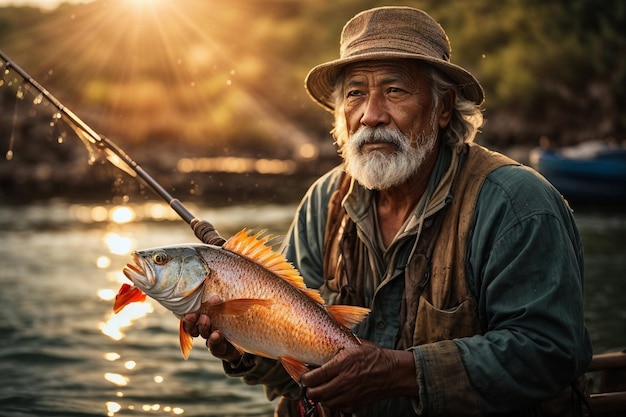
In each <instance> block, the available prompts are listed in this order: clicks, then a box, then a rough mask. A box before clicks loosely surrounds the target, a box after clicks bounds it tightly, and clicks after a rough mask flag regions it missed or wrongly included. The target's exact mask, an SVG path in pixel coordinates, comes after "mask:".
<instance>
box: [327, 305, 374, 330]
mask: <svg viewBox="0 0 626 417" xmlns="http://www.w3.org/2000/svg"><path fill="white" fill-rule="evenodd" d="M326 308H327V310H328V312H329V313H330V315H331V316H333V318H334V319H335V320H337V322H338V323H339V324H341V325H342V326H344V327H347V328H348V329H351V328H352V327H354V326H355V325H356V324H358V323H359V322H361V320H363V319H364V318H365V316H367V315H368V314H369V312H370V309H369V308H365V307H357V306H346V305H331V306H327V307H326Z"/></svg>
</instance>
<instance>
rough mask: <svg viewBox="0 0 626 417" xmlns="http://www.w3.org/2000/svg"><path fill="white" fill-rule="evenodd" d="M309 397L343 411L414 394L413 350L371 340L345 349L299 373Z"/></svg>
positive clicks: (415, 386)
mask: <svg viewBox="0 0 626 417" xmlns="http://www.w3.org/2000/svg"><path fill="white" fill-rule="evenodd" d="M300 382H301V383H302V385H304V386H305V387H306V396H307V398H308V399H309V400H311V401H314V402H320V403H322V405H324V406H326V407H328V408H331V409H336V410H341V411H343V412H348V413H349V412H353V411H354V410H356V409H358V408H361V407H363V406H366V405H367V404H370V403H372V402H375V401H378V400H382V399H384V398H387V397H395V396H417V381H416V376H415V362H414V359H413V353H411V352H409V351H401V350H390V349H383V348H381V347H379V346H376V345H373V344H371V343H364V344H363V345H362V346H360V347H358V348H350V349H344V350H342V351H340V352H339V353H338V354H337V355H336V356H335V357H334V358H332V359H331V360H330V361H328V362H326V363H325V364H324V365H322V366H321V367H319V368H316V369H314V370H312V371H310V372H307V373H305V374H304V375H302V379H301V380H300Z"/></svg>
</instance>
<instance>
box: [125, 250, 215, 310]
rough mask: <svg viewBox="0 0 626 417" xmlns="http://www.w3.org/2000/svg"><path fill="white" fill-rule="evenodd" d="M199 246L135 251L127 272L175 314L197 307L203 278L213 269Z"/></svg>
mask: <svg viewBox="0 0 626 417" xmlns="http://www.w3.org/2000/svg"><path fill="white" fill-rule="evenodd" d="M198 246H199V245H186V246H166V247H161V248H153V249H145V250H140V251H136V252H133V253H132V255H131V256H132V262H130V263H128V264H127V265H126V267H125V268H124V275H126V277H127V278H128V279H129V280H131V281H132V282H133V284H134V285H135V287H136V288H138V289H139V290H141V291H143V292H144V293H145V294H147V295H148V296H150V297H151V298H153V299H155V300H156V301H158V302H159V303H160V304H161V305H163V306H164V307H165V308H167V309H168V310H170V311H172V312H173V313H174V314H175V315H176V316H179V317H180V316H182V315H184V314H186V313H189V312H193V311H197V310H198V309H199V308H200V304H201V303H202V293H203V291H202V290H203V287H204V282H205V280H206V278H207V277H208V276H209V275H210V272H211V270H210V269H209V267H208V266H207V264H206V263H205V262H204V260H203V258H202V256H200V254H199V253H198ZM118 307H119V306H118ZM122 307H123V306H121V307H119V309H121V308H122Z"/></svg>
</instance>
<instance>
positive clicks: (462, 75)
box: [305, 51, 485, 112]
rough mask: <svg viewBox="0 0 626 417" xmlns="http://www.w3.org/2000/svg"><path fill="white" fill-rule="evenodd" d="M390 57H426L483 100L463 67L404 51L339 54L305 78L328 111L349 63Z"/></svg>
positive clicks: (462, 91) (464, 91)
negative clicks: (338, 82) (337, 84)
mask: <svg viewBox="0 0 626 417" xmlns="http://www.w3.org/2000/svg"><path fill="white" fill-rule="evenodd" d="M390 59H412V60H418V61H423V62H425V63H427V64H430V65H432V66H434V67H435V68H437V69H439V70H440V71H441V72H443V73H444V74H445V75H446V76H447V77H448V78H449V79H450V80H451V81H452V82H454V83H455V84H456V85H457V86H458V88H459V92H460V94H462V95H463V96H464V97H465V98H467V99H469V100H471V101H473V102H474V103H476V104H479V105H480V104H482V103H483V101H484V99H485V93H484V91H483V88H482V87H481V85H480V83H479V82H478V80H477V79H476V78H475V77H474V76H473V75H472V74H470V73H469V71H467V70H465V69H464V68H462V67H460V66H458V65H455V64H452V63H450V62H448V61H444V60H441V59H437V58H434V57H431V56H427V55H418V54H411V53H402V52H391V51H386V52H374V53H362V54H359V55H356V56H351V57H347V58H340V59H336V60H334V61H330V62H326V63H324V64H320V65H318V66H316V67H314V68H313V69H312V70H311V71H309V74H308V75H307V76H306V79H305V88H306V90H307V92H308V93H309V95H310V96H311V98H312V99H313V100H314V101H316V102H317V103H318V104H319V105H321V106H322V107H323V108H324V109H326V110H328V111H329V112H333V111H334V109H335V103H334V100H333V97H332V96H333V92H334V88H335V85H336V82H337V78H338V77H339V76H340V75H341V72H342V71H343V70H344V68H345V67H346V66H347V65H348V64H352V63H355V62H361V61H377V60H390Z"/></svg>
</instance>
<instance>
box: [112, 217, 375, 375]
mask: <svg viewBox="0 0 626 417" xmlns="http://www.w3.org/2000/svg"><path fill="white" fill-rule="evenodd" d="M269 239H270V238H269V237H267V236H266V237H262V232H259V233H257V234H254V235H252V234H250V233H249V232H248V231H246V230H245V229H244V230H242V231H241V232H239V233H237V234H235V235H234V236H233V237H231V238H230V239H229V240H228V241H226V243H224V245H223V246H222V247H219V246H213V245H205V244H189V245H181V246H168V247H161V248H154V249H146V250H142V251H137V252H135V253H133V255H132V256H133V262H132V263H129V264H128V265H127V266H126V268H125V269H124V274H125V275H126V276H127V277H128V278H129V279H130V280H131V281H132V282H133V284H134V287H130V286H128V285H125V286H123V287H122V289H120V293H119V294H118V297H116V303H115V306H114V310H115V311H119V310H120V309H121V308H123V307H124V306H125V305H127V304H129V303H131V302H134V301H141V300H142V299H144V298H145V295H148V296H150V297H152V298H154V299H155V300H156V301H158V302H159V303H161V304H162V305H163V306H165V307H166V308H168V309H169V310H170V311H172V312H173V313H174V314H175V315H176V316H178V317H179V318H180V317H182V316H183V315H184V314H186V313H190V312H200V313H202V314H207V315H208V316H209V318H210V320H211V323H212V326H213V328H214V329H217V330H219V331H220V332H221V333H222V334H223V335H224V336H225V337H226V339H228V340H229V341H230V342H231V343H232V344H233V345H234V346H235V347H236V348H237V349H238V350H240V351H241V352H248V353H252V354H255V355H259V356H263V357H267V358H271V359H277V360H279V361H280V362H281V363H282V364H283V366H284V368H285V369H286V370H287V372H288V373H289V374H290V375H291V376H292V377H293V378H294V379H295V380H299V379H300V376H301V375H302V373H304V372H306V371H307V370H308V369H309V368H310V366H318V365H321V364H323V363H325V362H327V361H328V360H330V359H331V358H332V357H333V356H334V355H336V354H337V353H338V352H339V351H340V350H342V349H346V348H356V347H358V346H360V341H359V340H358V339H357V338H356V336H354V334H352V332H351V331H350V327H351V326H353V325H354V324H356V323H358V322H359V321H361V320H362V319H363V318H364V317H365V316H366V315H367V314H368V313H369V309H367V308H363V307H356V306H326V305H324V300H323V299H322V297H321V296H320V294H319V292H317V291H316V290H312V289H309V288H307V287H306V286H305V284H304V280H303V279H302V277H301V276H300V275H299V273H298V271H297V270H296V269H295V268H294V267H293V266H292V265H291V264H290V263H288V262H287V260H286V259H285V257H284V255H282V254H280V253H277V252H274V251H272V249H271V248H270V247H269V246H268V245H266V243H267V241H268V240H269ZM183 289H184V291H183ZM213 295H217V296H219V298H220V300H221V302H219V303H217V304H210V303H208V300H209V299H210V298H211V296H213ZM180 332H181V334H180V343H181V351H182V353H183V356H184V357H185V358H187V357H188V355H189V351H190V350H191V346H192V338H191V336H190V335H188V334H186V333H185V332H184V330H183V327H182V322H181V325H180Z"/></svg>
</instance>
